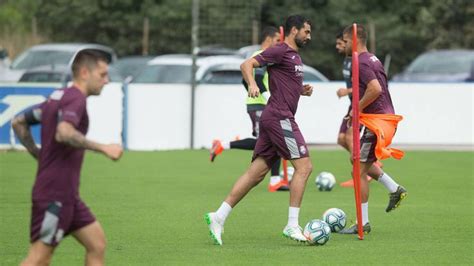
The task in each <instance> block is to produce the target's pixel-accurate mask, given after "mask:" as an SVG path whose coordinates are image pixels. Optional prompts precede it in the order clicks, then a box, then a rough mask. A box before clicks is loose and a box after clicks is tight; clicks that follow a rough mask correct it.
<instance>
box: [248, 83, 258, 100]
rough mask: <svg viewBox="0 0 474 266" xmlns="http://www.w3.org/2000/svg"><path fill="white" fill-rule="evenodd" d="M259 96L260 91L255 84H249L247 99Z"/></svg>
mask: <svg viewBox="0 0 474 266" xmlns="http://www.w3.org/2000/svg"><path fill="white" fill-rule="evenodd" d="M259 95H260V89H259V88H258V86H257V84H256V83H255V82H253V83H252V84H249V97H252V98H256V97H258V96H259Z"/></svg>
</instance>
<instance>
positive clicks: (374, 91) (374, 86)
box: [359, 79, 382, 110]
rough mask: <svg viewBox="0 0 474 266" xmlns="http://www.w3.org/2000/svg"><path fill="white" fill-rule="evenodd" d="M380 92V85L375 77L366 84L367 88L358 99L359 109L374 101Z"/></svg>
mask: <svg viewBox="0 0 474 266" xmlns="http://www.w3.org/2000/svg"><path fill="white" fill-rule="evenodd" d="M380 94H382V87H381V86H380V83H379V81H378V80H377V79H373V80H371V81H370V82H369V83H368V84H367V89H366V91H365V93H364V96H363V97H362V99H360V101H359V109H360V110H364V108H365V107H367V106H369V105H370V104H371V103H372V102H373V101H375V100H376V99H377V98H378V97H379V96H380Z"/></svg>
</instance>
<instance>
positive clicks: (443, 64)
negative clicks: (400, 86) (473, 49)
mask: <svg viewBox="0 0 474 266" xmlns="http://www.w3.org/2000/svg"><path fill="white" fill-rule="evenodd" d="M473 61H474V53H466V54H461V53H459V54H439V53H432V54H426V55H423V56H421V57H419V58H418V59H416V60H415V61H414V62H413V63H412V64H411V65H410V66H409V67H408V69H407V72H408V73H433V74H456V73H469V72H470V70H471V64H472V62H473Z"/></svg>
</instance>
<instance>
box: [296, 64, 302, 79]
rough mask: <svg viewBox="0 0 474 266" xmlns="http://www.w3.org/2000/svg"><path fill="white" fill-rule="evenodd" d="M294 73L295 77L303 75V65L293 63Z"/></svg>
mask: <svg viewBox="0 0 474 266" xmlns="http://www.w3.org/2000/svg"><path fill="white" fill-rule="evenodd" d="M295 74H296V76H297V77H302V76H303V65H295Z"/></svg>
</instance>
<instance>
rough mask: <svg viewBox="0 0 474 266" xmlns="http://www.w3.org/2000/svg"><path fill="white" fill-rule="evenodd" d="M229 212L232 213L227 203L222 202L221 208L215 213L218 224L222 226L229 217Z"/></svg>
mask: <svg viewBox="0 0 474 266" xmlns="http://www.w3.org/2000/svg"><path fill="white" fill-rule="evenodd" d="M230 211H232V207H230V205H229V203H227V202H225V201H224V202H222V204H221V206H220V207H219V209H217V211H216V218H217V221H218V222H219V223H220V224H224V223H225V220H226V219H227V216H229V214H230Z"/></svg>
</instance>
